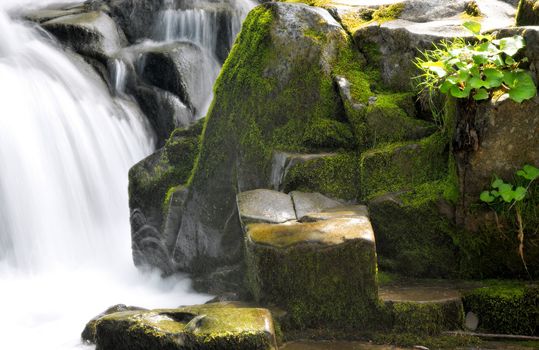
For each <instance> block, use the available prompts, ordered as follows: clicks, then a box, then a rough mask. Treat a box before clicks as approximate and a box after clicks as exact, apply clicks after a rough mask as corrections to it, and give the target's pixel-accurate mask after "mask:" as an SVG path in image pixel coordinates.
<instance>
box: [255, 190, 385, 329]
mask: <svg viewBox="0 0 539 350" xmlns="http://www.w3.org/2000/svg"><path fill="white" fill-rule="evenodd" d="M296 197H297V198H296V200H298V201H299V202H305V201H307V200H308V199H309V198H310V202H311V204H313V203H314V202H315V201H316V198H314V197H309V196H306V194H297V196H296ZM307 197H309V198H307ZM318 199H320V198H318ZM324 202H325V203H329V202H327V201H324ZM329 204H330V206H333V204H335V203H329ZM308 206H309V205H304V206H303V209H307V207H308ZM310 206H311V208H312V210H313V212H311V213H308V214H304V213H303V212H301V215H302V221H303V220H304V222H300V221H289V222H286V223H283V224H267V223H253V224H247V225H246V226H245V245H246V250H247V253H246V256H247V260H246V265H247V271H248V273H247V280H248V283H247V286H248V290H249V292H250V293H251V295H252V297H253V298H254V299H255V300H256V301H257V302H261V303H263V304H271V305H277V306H279V307H282V308H283V309H284V310H286V311H287V316H286V318H285V319H283V320H282V322H283V327H284V328H285V329H287V330H293V329H303V328H321V329H324V328H331V329H337V328H341V329H347V330H351V329H354V328H355V327H359V328H369V327H372V326H373V325H372V324H371V323H370V322H371V321H372V319H373V318H374V317H375V314H374V311H375V310H376V308H377V306H378V297H377V295H378V287H377V283H376V248H375V242H374V234H373V231H372V227H371V224H370V221H369V219H368V217H367V215H366V210H365V208H364V207H363V208H357V207H353V208H342V207H341V208H338V209H337V208H333V209H329V210H328V211H326V210H323V211H320V208H318V207H317V206H316V205H310Z"/></svg>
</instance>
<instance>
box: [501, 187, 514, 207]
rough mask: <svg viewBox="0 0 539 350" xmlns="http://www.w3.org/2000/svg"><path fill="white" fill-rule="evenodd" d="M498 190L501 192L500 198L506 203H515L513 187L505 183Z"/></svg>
mask: <svg viewBox="0 0 539 350" xmlns="http://www.w3.org/2000/svg"><path fill="white" fill-rule="evenodd" d="M498 190H499V192H500V196H501V197H502V199H503V200H504V201H505V202H507V203H511V202H512V201H513V199H514V192H513V185H510V184H506V183H504V184H502V185H501V186H500V188H499V189H498Z"/></svg>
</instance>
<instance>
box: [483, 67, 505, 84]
mask: <svg viewBox="0 0 539 350" xmlns="http://www.w3.org/2000/svg"><path fill="white" fill-rule="evenodd" d="M483 74H485V78H486V79H485V87H488V88H495V87H498V86H500V85H502V81H503V72H502V71H500V70H499V69H496V68H485V70H484V71H483Z"/></svg>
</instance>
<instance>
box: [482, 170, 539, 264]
mask: <svg viewBox="0 0 539 350" xmlns="http://www.w3.org/2000/svg"><path fill="white" fill-rule="evenodd" d="M516 174H517V176H518V177H519V178H520V179H521V180H522V181H524V182H525V185H524V186H516V185H513V184H511V183H507V182H504V181H503V180H502V179H500V178H496V179H495V180H494V182H493V183H492V185H491V189H490V190H488V191H483V192H482V193H481V196H480V199H481V201H483V202H485V203H487V204H489V205H491V206H496V207H498V208H502V209H505V210H506V211H507V212H510V211H511V210H513V209H514V211H515V216H516V221H517V226H518V241H519V249H518V252H519V255H520V258H521V259H522V263H523V264H524V268H525V269H526V271H527V270H528V268H527V266H526V260H525V258H524V226H525V225H524V221H523V219H522V208H523V205H524V202H525V200H526V198H527V196H528V192H529V188H530V186H531V185H532V183H533V182H534V181H535V180H536V179H538V178H539V169H538V168H536V167H534V166H533V165H524V167H523V168H522V169H521V170H519V171H517V173H516Z"/></svg>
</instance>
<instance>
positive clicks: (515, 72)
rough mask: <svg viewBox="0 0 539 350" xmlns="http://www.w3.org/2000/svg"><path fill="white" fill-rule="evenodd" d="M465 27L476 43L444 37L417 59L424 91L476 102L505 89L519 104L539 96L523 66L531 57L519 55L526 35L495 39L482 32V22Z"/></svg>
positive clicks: (471, 23)
mask: <svg viewBox="0 0 539 350" xmlns="http://www.w3.org/2000/svg"><path fill="white" fill-rule="evenodd" d="M463 26H464V27H465V28H466V29H468V30H469V31H471V32H472V33H473V34H474V37H475V40H473V42H467V41H466V40H465V39H463V38H456V39H453V40H444V41H442V42H441V43H439V44H438V45H434V49H433V50H427V51H424V52H422V55H421V56H422V57H418V58H416V60H415V62H414V63H415V65H416V67H417V68H418V69H419V70H420V72H421V74H420V76H419V77H418V78H419V80H420V83H419V88H420V89H421V90H423V91H426V92H427V93H428V94H429V95H432V94H433V93H435V92H436V91H440V92H441V93H443V94H446V95H450V96H453V97H456V98H473V99H474V100H476V101H480V100H486V99H489V98H490V97H491V96H492V93H493V92H494V91H501V92H502V93H507V94H508V95H509V98H511V99H512V100H513V101H516V102H518V103H521V102H522V101H524V100H528V99H531V98H533V97H534V96H535V95H536V92H537V89H536V86H535V83H534V81H533V79H532V77H531V76H530V75H529V73H528V72H527V71H525V70H523V69H522V68H520V64H521V63H523V62H526V61H527V59H526V58H523V59H521V60H519V59H518V58H517V53H518V52H519V51H520V50H521V49H522V48H524V47H525V46H526V43H525V41H524V38H523V37H522V36H520V35H515V36H512V37H508V38H503V39H495V37H494V36H493V35H491V34H485V35H483V34H481V24H480V23H478V22H475V21H469V22H466V23H464V24H463Z"/></svg>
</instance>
